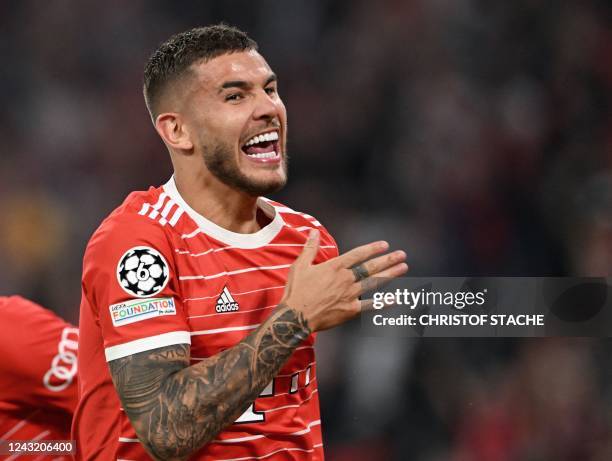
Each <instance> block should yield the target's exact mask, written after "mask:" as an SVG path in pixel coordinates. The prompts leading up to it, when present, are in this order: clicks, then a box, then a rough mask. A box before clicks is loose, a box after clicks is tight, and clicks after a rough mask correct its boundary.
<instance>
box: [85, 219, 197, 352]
mask: <svg viewBox="0 0 612 461" xmlns="http://www.w3.org/2000/svg"><path fill="white" fill-rule="evenodd" d="M168 238H170V237H169V236H168V234H166V233H165V232H164V229H163V227H162V226H161V225H160V224H159V223H158V222H156V221H152V220H150V219H148V218H147V217H145V216H141V215H137V214H123V215H119V216H117V215H115V216H111V218H109V219H108V220H107V221H105V222H104V223H103V224H102V226H101V227H100V229H99V230H98V231H97V232H96V233H95V234H94V236H93V237H92V239H91V241H90V242H89V245H88V248H87V250H86V253H85V257H84V262H83V295H84V302H85V303H86V304H87V306H86V307H88V308H89V309H91V311H92V312H91V314H92V316H93V318H94V319H95V320H96V322H97V323H98V324H99V327H100V329H101V333H102V338H103V342H104V351H105V356H106V360H107V361H111V360H115V359H118V358H121V357H126V356H128V355H132V354H136V353H138V352H143V351H147V350H151V349H156V348H159V347H164V346H170V345H174V344H190V342H191V340H190V335H189V328H188V325H187V319H186V316H185V312H184V308H183V302H182V299H181V296H180V294H179V293H180V289H179V283H180V282H179V279H178V275H177V274H176V270H175V263H174V255H173V250H172V248H173V246H172V245H171V242H169V241H168Z"/></svg>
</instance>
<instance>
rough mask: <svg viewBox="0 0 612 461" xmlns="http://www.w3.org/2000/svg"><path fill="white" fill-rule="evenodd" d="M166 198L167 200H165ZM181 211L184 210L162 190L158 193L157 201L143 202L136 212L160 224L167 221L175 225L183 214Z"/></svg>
mask: <svg viewBox="0 0 612 461" xmlns="http://www.w3.org/2000/svg"><path fill="white" fill-rule="evenodd" d="M166 199H168V200H167V201H166ZM164 203H165V205H164ZM162 205H163V208H162ZM160 210H161V211H160ZM183 212H184V210H183V209H182V208H181V207H180V205H179V204H177V203H176V202H175V201H174V200H172V198H170V197H169V196H168V194H167V193H166V192H162V193H161V194H159V197H158V199H157V202H155V204H154V205H153V204H151V203H143V204H142V207H141V208H140V211H139V212H138V214H139V215H141V216H147V217H148V218H150V219H152V220H153V221H157V222H159V223H160V224H161V225H162V226H165V225H166V224H168V223H169V224H170V225H171V226H175V225H176V223H177V222H178V220H179V219H180V217H181V216H182V215H183ZM170 215H172V217H170V218H169V216H170Z"/></svg>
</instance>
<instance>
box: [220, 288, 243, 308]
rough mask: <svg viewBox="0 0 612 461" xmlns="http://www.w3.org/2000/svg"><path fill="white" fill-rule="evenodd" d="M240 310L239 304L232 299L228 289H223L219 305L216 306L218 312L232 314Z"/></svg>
mask: <svg viewBox="0 0 612 461" xmlns="http://www.w3.org/2000/svg"><path fill="white" fill-rule="evenodd" d="M238 309H240V306H239V305H238V303H237V302H236V301H235V300H234V298H232V295H231V293H230V292H229V290H228V289H227V287H223V291H222V292H221V295H219V298H218V299H217V305H216V306H215V310H216V311H217V312H232V311H237V310H238Z"/></svg>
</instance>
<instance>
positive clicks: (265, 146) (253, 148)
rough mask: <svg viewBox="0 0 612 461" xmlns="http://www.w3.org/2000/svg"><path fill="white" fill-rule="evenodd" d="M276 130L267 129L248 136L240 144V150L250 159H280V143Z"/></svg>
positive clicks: (268, 160) (259, 160)
mask: <svg viewBox="0 0 612 461" xmlns="http://www.w3.org/2000/svg"><path fill="white" fill-rule="evenodd" d="M278 140H279V136H278V131H268V132H267V133H261V134H258V135H255V136H253V137H252V138H250V139H249V140H248V141H247V142H246V143H244V145H243V146H242V152H244V153H245V154H246V156H247V157H249V159H250V160H253V161H255V162H261V163H273V162H278V161H280V157H281V156H280V144H279V142H278Z"/></svg>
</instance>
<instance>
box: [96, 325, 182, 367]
mask: <svg viewBox="0 0 612 461" xmlns="http://www.w3.org/2000/svg"><path fill="white" fill-rule="evenodd" d="M175 344H191V337H190V336H189V332H188V331H171V332H170V333H162V334H160V335H155V336H149V337H147V338H141V339H136V340H134V341H130V342H127V343H124V344H118V345H116V346H110V347H107V348H105V349H104V355H105V356H106V361H107V362H110V361H111V360H117V359H121V358H123V357H127V356H128V355H133V354H138V353H139V352H144V351H150V350H152V349H157V348H159V347H166V346H174V345H175Z"/></svg>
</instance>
